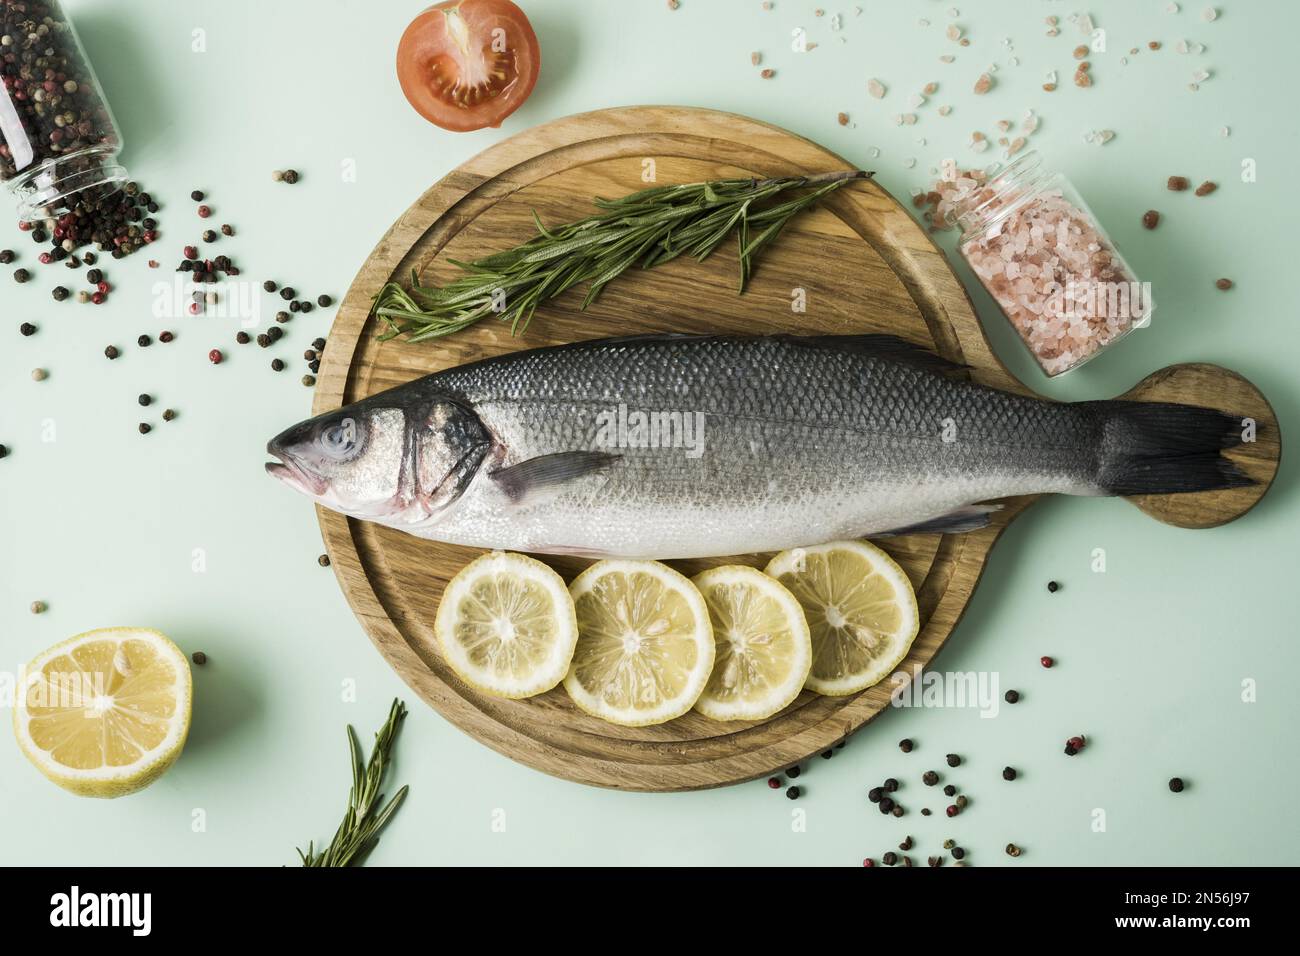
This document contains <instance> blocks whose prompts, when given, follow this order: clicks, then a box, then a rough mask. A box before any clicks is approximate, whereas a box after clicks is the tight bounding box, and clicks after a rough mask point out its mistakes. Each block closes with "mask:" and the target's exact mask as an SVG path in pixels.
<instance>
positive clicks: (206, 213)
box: [199, 206, 212, 219]
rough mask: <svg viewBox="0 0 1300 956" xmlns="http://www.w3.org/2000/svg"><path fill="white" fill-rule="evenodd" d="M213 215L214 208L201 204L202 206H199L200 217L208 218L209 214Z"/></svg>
mask: <svg viewBox="0 0 1300 956" xmlns="http://www.w3.org/2000/svg"><path fill="white" fill-rule="evenodd" d="M211 215H212V209H211V208H210V207H208V206H200V207H199V218H200V219H207V218H208V217H209V216H211Z"/></svg>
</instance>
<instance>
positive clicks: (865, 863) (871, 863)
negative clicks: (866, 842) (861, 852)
mask: <svg viewBox="0 0 1300 956" xmlns="http://www.w3.org/2000/svg"><path fill="white" fill-rule="evenodd" d="M862 865H863V866H875V865H876V861H875V860H873V859H872V858H871V857H867V858H866V859H865V860H863V861H862Z"/></svg>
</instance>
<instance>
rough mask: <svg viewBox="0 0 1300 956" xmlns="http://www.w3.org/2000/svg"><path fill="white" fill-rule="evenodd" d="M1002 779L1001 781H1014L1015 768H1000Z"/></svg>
mask: <svg viewBox="0 0 1300 956" xmlns="http://www.w3.org/2000/svg"><path fill="white" fill-rule="evenodd" d="M1002 779H1003V780H1015V779H1016V768H1015V767H1003V768H1002Z"/></svg>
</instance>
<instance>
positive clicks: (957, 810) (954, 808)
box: [944, 803, 961, 817]
mask: <svg viewBox="0 0 1300 956" xmlns="http://www.w3.org/2000/svg"><path fill="white" fill-rule="evenodd" d="M944 813H946V814H948V816H950V817H955V816H956V815H957V814H959V813H961V807H959V806H957V804H955V803H954V804H952V805H950V806H949V807H948V809H947V810H945V811H944Z"/></svg>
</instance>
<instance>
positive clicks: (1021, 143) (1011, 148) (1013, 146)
mask: <svg viewBox="0 0 1300 956" xmlns="http://www.w3.org/2000/svg"><path fill="white" fill-rule="evenodd" d="M1024 148H1025V138H1024V137H1023V136H1017V137H1016V138H1015V139H1013V140H1012V141H1011V142H1010V143H1008V144H1007V152H1006V158H1007V159H1010V158H1011V157H1012V156H1014V155H1016V153H1018V152H1020V151H1021V150H1022V149H1024Z"/></svg>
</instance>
